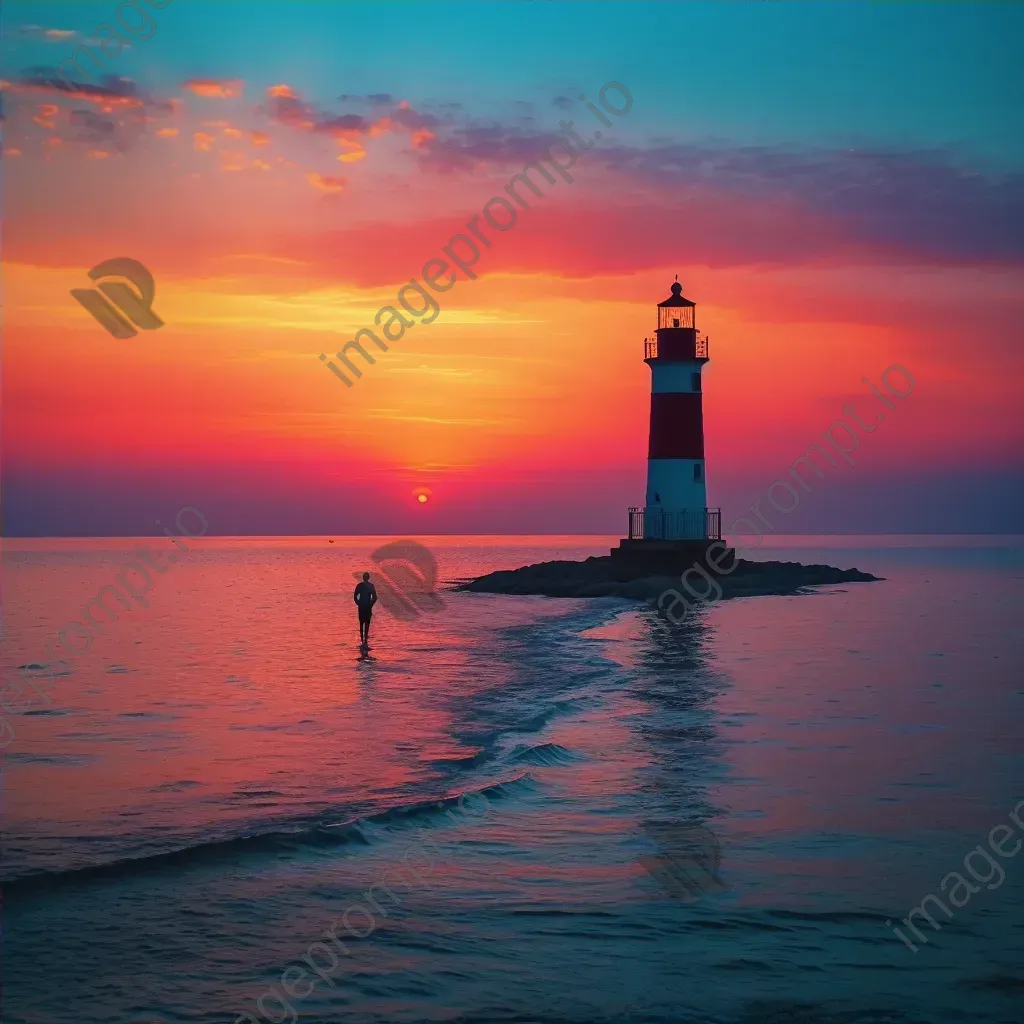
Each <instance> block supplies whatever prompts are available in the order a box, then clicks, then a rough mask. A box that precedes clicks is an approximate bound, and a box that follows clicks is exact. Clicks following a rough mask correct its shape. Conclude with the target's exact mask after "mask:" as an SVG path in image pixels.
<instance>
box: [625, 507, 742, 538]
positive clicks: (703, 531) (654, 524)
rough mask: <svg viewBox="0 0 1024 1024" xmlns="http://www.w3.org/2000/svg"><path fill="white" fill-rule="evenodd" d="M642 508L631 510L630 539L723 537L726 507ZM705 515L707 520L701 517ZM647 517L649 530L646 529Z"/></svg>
mask: <svg viewBox="0 0 1024 1024" xmlns="http://www.w3.org/2000/svg"><path fill="white" fill-rule="evenodd" d="M644 512H645V510H644V509H642V508H631V509H630V510H629V539H630V540H644V539H645V538H646V539H647V540H682V539H685V538H696V537H707V538H708V540H721V539H722V510H721V509H720V508H704V509H699V508H667V509H650V510H647V515H646V516H645V515H644ZM702 517H703V523H702V522H701V518H702ZM645 520H646V525H647V533H646V534H645V533H644V524H645Z"/></svg>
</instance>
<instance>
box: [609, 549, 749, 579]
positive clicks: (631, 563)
mask: <svg viewBox="0 0 1024 1024" xmlns="http://www.w3.org/2000/svg"><path fill="white" fill-rule="evenodd" d="M610 553H611V559H612V560H611V569H612V577H613V579H616V580H619V581H623V582H624V581H626V580H635V579H643V578H644V577H645V576H678V575H681V574H682V573H684V572H686V570H687V569H692V568H693V567H694V566H695V565H696V566H700V567H701V568H703V569H705V570H707V571H708V572H709V573H712V574H718V573H721V572H722V571H723V570H724V571H726V572H728V571H729V570H731V568H732V566H733V565H734V564H735V561H736V549H735V548H730V547H727V546H726V544H725V543H724V542H723V541H720V540H620V541H619V546H618V547H617V548H612V549H611V552H610ZM709 553H710V554H709Z"/></svg>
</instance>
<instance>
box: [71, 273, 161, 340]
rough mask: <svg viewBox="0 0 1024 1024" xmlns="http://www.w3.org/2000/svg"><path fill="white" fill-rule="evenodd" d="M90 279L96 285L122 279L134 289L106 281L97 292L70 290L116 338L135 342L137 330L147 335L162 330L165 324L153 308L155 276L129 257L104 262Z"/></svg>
mask: <svg viewBox="0 0 1024 1024" xmlns="http://www.w3.org/2000/svg"><path fill="white" fill-rule="evenodd" d="M89 277H91V278H92V279H93V280H94V281H100V279H101V278H104V277H120V278H124V280H125V281H130V282H131V284H132V285H134V287H129V286H128V285H127V284H125V283H124V281H103V282H102V283H100V284H98V285H97V287H96V288H72V289H71V294H72V295H73V296H74V297H75V298H76V299H77V300H78V301H79V302H80V303H81V304H82V305H83V306H84V307H85V308H86V309H87V310H88V311H89V312H90V313H91V314H92V315H93V316H94V317H95V318H96V320H97V321H99V323H100V324H102V325H103V327H105V328H106V329H107V331H108V332H109V333H110V334H112V335H113V336H114V337H115V338H134V337H135V335H136V334H138V333H139V332H138V331H137V330H136V329H135V328H136V327H139V328H141V329H142V330H144V331H155V330H156V329H157V328H158V327H163V325H164V322H163V320H161V319H160V317H158V316H157V315H156V313H154V312H153V308H152V307H153V298H154V296H155V294H156V288H155V286H154V284H153V275H152V274H151V273H150V272H149V271H148V270H147V269H146V268H145V267H144V266H143V265H142V264H141V263H140V262H139V261H138V260H133V259H129V258H128V257H127V256H119V257H117V258H116V259H112V260H105V261H104V262H103V263H100V264H98V265H97V266H95V267H93V268H92V270H90V271H89ZM100 292H102V293H103V294H102V295H101V294H100ZM108 300H109V301H108ZM133 324H134V325H135V326H134V327H133V326H132V325H133Z"/></svg>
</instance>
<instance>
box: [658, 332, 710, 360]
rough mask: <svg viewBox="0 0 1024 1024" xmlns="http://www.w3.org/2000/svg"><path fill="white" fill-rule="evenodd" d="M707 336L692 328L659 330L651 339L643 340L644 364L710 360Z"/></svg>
mask: <svg viewBox="0 0 1024 1024" xmlns="http://www.w3.org/2000/svg"><path fill="white" fill-rule="evenodd" d="M708 342H709V339H708V336H707V335H706V334H702V333H701V332H700V331H698V330H695V329H693V328H685V327H680V328H678V329H676V328H668V329H667V330H665V329H662V330H659V331H658V333H657V335H655V337H653V338H644V362H647V363H649V362H651V361H652V360H661V361H662V362H679V361H689V360H697V359H700V360H706V359H710V358H711V357H710V354H709V348H708Z"/></svg>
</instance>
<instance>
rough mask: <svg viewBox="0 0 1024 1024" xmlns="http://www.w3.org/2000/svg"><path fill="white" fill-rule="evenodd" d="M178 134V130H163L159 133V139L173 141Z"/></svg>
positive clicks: (157, 135) (157, 134)
mask: <svg viewBox="0 0 1024 1024" xmlns="http://www.w3.org/2000/svg"><path fill="white" fill-rule="evenodd" d="M177 134H178V129H177V128H161V129H159V130H158V131H157V133H156V137H157V138H158V139H173V138H174V137H175V136H176V135H177Z"/></svg>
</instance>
